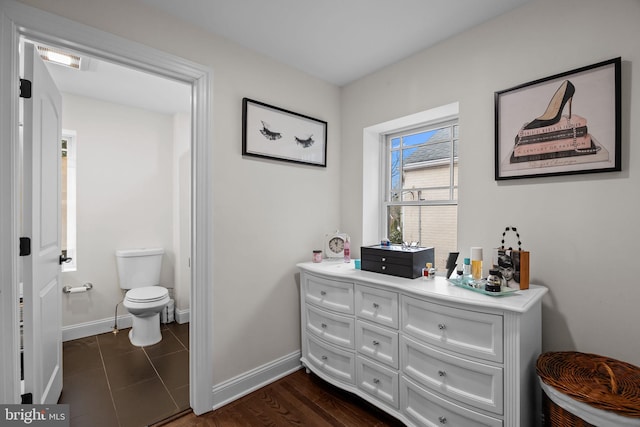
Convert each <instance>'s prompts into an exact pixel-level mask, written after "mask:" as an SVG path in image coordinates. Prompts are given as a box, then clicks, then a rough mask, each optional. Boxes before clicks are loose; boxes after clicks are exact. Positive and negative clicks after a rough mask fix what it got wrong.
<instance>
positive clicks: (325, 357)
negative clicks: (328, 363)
mask: <svg viewBox="0 0 640 427" xmlns="http://www.w3.org/2000/svg"><path fill="white" fill-rule="evenodd" d="M320 359H322V360H327V359H328V357H327V356H322V357H320Z"/></svg>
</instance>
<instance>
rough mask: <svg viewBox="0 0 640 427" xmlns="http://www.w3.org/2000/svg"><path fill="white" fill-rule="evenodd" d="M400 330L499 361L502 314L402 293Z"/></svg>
mask: <svg viewBox="0 0 640 427" xmlns="http://www.w3.org/2000/svg"><path fill="white" fill-rule="evenodd" d="M401 304H402V313H403V316H402V330H403V331H404V332H406V333H407V334H409V335H412V336H414V337H416V338H418V339H420V340H423V341H426V342H427V343H430V344H433V345H435V346H438V347H442V348H445V349H447V350H452V351H455V352H458V353H461V354H464V355H468V356H472V357H478V358H481V359H485V360H491V361H494V362H502V358H503V354H502V353H503V351H502V345H503V344H502V322H503V319H502V316H500V315H496V314H488V313H480V312H476V311H470V310H462V309H457V308H453V307H448V306H445V305H440V304H434V303H430V302H427V301H423V300H419V299H416V298H412V297H407V296H404V295H403V296H402V299H401Z"/></svg>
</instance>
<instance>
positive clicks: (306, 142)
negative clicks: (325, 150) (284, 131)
mask: <svg viewBox="0 0 640 427" xmlns="http://www.w3.org/2000/svg"><path fill="white" fill-rule="evenodd" d="M294 138H295V140H296V143H297V144H298V145H302V147H304V148H309V147H311V146H312V145H313V143H314V142H315V141H314V140H313V135H309V137H308V138H307V139H300V138H298V137H297V136H294Z"/></svg>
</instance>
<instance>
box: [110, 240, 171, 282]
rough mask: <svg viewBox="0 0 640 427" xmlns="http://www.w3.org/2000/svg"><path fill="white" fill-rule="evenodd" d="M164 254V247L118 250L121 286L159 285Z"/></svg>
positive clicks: (117, 260)
mask: <svg viewBox="0 0 640 427" xmlns="http://www.w3.org/2000/svg"><path fill="white" fill-rule="evenodd" d="M163 254H164V249H162V248H143V249H122V250H117V251H116V262H117V265H118V279H119V280H120V287H121V288H122V289H133V288H141V287H144V286H156V285H159V284H160V269H161V268H162V255H163Z"/></svg>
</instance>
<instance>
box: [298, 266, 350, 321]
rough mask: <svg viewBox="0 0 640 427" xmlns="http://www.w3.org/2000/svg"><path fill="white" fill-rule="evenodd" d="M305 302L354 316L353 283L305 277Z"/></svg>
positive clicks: (309, 275)
mask: <svg viewBox="0 0 640 427" xmlns="http://www.w3.org/2000/svg"><path fill="white" fill-rule="evenodd" d="M305 277H306V279H305V287H304V292H305V300H306V301H307V302H310V303H312V304H315V305H317V306H320V307H324V308H327V309H329V310H334V311H337V312H340V313H345V314H353V311H354V309H353V307H354V298H353V283H350V282H340V281H337V280H327V279H324V278H322V277H316V276H313V275H311V274H307V275H305Z"/></svg>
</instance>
